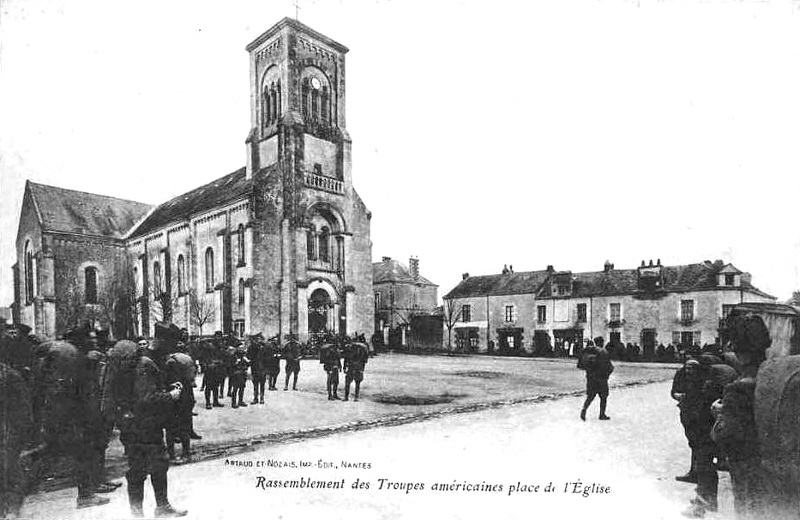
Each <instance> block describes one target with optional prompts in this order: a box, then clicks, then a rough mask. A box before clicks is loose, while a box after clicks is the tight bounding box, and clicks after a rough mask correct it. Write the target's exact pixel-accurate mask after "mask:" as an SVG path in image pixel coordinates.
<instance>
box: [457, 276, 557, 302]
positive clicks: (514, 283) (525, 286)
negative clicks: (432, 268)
mask: <svg viewBox="0 0 800 520" xmlns="http://www.w3.org/2000/svg"><path fill="white" fill-rule="evenodd" d="M549 275H550V271H526V272H519V273H508V274H490V275H484V276H468V277H467V278H466V279H464V280H461V283H459V284H458V285H456V286H455V288H453V290H452V291H450V292H449V293H447V295H446V296H445V297H444V298H445V299H448V298H468V297H471V296H496V295H504V294H536V293H537V292H538V291H539V288H540V287H541V285H542V283H544V281H545V280H547V277H548V276H549Z"/></svg>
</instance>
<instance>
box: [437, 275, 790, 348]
mask: <svg viewBox="0 0 800 520" xmlns="http://www.w3.org/2000/svg"><path fill="white" fill-rule="evenodd" d="M443 300H444V311H443V314H444V316H443V319H444V325H445V326H444V343H445V344H446V345H447V344H450V343H451V342H452V343H454V344H458V345H460V346H463V347H465V348H468V349H469V350H473V351H479V352H480V351H491V350H494V349H497V350H499V351H511V352H513V351H528V352H530V351H536V350H537V349H541V348H548V346H550V347H554V348H555V347H563V348H564V349H565V350H568V349H569V348H570V347H571V346H574V345H577V344H578V343H583V342H584V341H585V340H586V339H589V338H596V337H598V336H601V337H603V338H604V340H605V341H606V342H617V343H622V344H627V343H632V344H638V345H639V346H640V348H641V349H642V351H644V352H647V351H648V350H649V351H652V350H653V349H655V348H656V346H657V345H660V344H664V345H669V344H673V345H676V346H677V345H691V344H700V345H702V344H705V343H713V342H715V341H717V340H718V328H719V320H720V319H722V318H724V317H725V316H726V315H727V314H728V312H730V310H731V309H732V308H733V306H735V305H736V304H739V303H743V302H775V297H773V296H771V295H769V294H767V293H765V292H763V291H761V290H759V289H758V288H757V287H755V286H754V285H753V284H752V280H751V276H750V275H749V274H748V273H745V272H742V271H741V270H739V269H737V268H736V267H735V266H733V265H732V264H730V263H724V262H722V261H721V260H716V261H714V262H711V261H704V262H700V263H696V264H686V265H673V266H664V265H661V261H660V260H658V261H656V262H655V263H654V262H653V261H652V260H651V261H650V262H648V263H645V262H644V261H642V264H641V265H640V266H639V267H638V268H634V269H615V267H614V264H612V263H610V262H606V264H605V265H604V267H603V269H602V270H601V271H592V272H572V271H557V270H555V269H554V268H553V266H547V268H546V269H544V270H541V271H526V272H514V270H513V267H511V268H509V267H504V269H503V271H502V272H501V273H500V274H493V275H485V276H470V275H469V274H468V273H465V274H464V275H463V277H462V280H461V282H460V283H459V284H458V285H457V286H456V287H455V288H453V289H452V290H451V291H450V292H448V293H447V294H446V295H445V296H444V298H443Z"/></svg>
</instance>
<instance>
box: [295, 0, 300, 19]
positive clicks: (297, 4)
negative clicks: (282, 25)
mask: <svg viewBox="0 0 800 520" xmlns="http://www.w3.org/2000/svg"><path fill="white" fill-rule="evenodd" d="M294 19H295V20H297V21H300V0H294Z"/></svg>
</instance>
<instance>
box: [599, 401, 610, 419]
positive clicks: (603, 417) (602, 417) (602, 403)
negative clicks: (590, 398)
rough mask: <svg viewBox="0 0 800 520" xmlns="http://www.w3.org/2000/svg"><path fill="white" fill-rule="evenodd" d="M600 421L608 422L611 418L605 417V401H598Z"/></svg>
mask: <svg viewBox="0 0 800 520" xmlns="http://www.w3.org/2000/svg"><path fill="white" fill-rule="evenodd" d="M599 419H600V420H601V421H608V420H609V419H611V417H609V416H607V415H606V400H605V399H600V417H599Z"/></svg>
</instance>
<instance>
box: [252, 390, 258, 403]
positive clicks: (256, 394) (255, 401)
mask: <svg viewBox="0 0 800 520" xmlns="http://www.w3.org/2000/svg"><path fill="white" fill-rule="evenodd" d="M250 404H258V388H254V389H253V400H252V401H250Z"/></svg>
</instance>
